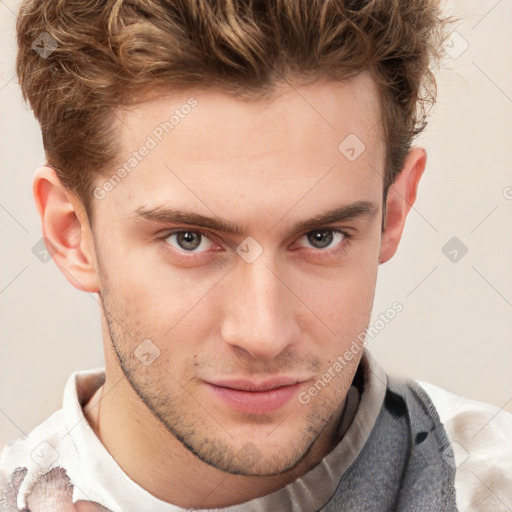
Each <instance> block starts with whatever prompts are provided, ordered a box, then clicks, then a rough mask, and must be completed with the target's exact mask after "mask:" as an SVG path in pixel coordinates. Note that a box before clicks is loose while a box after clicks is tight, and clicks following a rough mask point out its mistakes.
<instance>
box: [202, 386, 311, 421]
mask: <svg viewBox="0 0 512 512" xmlns="http://www.w3.org/2000/svg"><path fill="white" fill-rule="evenodd" d="M304 382H305V381H304V380H301V379H298V378H290V377H276V378H273V379H270V380H267V381H263V382H255V381H251V380H247V379H236V380H219V381H211V382H205V383H206V385H207V386H208V387H209V389H210V390H211V391H212V394H213V395H214V396H215V397H216V398H217V399H218V400H219V401H221V402H222V403H224V404H225V405H227V406H228V407H229V408H231V409H233V410H235V411H238V412H244V413H249V414H268V413H271V412H273V411H276V410H278V409H280V408H281V407H283V406H284V405H285V404H287V403H288V402H289V401H290V400H291V399H292V398H293V396H295V395H296V394H297V393H298V391H299V389H300V388H301V387H302V385H303V384H304Z"/></svg>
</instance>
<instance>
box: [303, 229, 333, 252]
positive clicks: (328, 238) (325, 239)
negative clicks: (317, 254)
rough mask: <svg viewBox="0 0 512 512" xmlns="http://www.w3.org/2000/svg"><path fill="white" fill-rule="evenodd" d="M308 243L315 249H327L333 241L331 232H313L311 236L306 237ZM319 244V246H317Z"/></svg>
mask: <svg viewBox="0 0 512 512" xmlns="http://www.w3.org/2000/svg"><path fill="white" fill-rule="evenodd" d="M308 238H309V241H310V242H311V244H312V245H314V246H315V247H317V248H323V247H327V246H328V245H329V244H330V243H331V242H332V240H333V233H332V232H331V231H327V230H326V231H314V234H313V236H310V235H308ZM318 244H320V246H319V245H318Z"/></svg>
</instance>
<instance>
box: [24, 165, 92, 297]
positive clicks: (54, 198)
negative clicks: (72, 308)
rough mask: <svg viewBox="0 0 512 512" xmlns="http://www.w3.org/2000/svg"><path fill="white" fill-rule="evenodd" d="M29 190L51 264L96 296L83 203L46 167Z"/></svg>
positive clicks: (90, 244)
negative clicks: (34, 203)
mask: <svg viewBox="0 0 512 512" xmlns="http://www.w3.org/2000/svg"><path fill="white" fill-rule="evenodd" d="M32 190H33V194H34V200H35V202H36V206H37V210H38V211H39V215H40V217H41V222H42V229H43V236H44V239H45V244H46V246H47V249H48V252H49V253H50V255H51V256H52V258H53V260H54V261H55V263H56V264H57V266H58V267H59V269H60V270H61V272H62V273H63V274H64V276H65V277H66V279H67V280H68V281H69V282H70V283H71V284H72V285H73V286H74V287H75V288H78V289H79V290H83V291H86V292H91V293H95V292H98V291H99V287H98V279H97V271H96V256H95V248H94V238H93V236H92V232H91V228H90V225H89V221H88V218H87V214H86V212H85V210H84V208H83V205H82V202H81V201H80V199H79V198H78V197H77V196H76V194H74V193H73V192H71V191H70V190H68V189H66V188H65V187H64V185H63V184H62V183H61V181H60V180H59V178H58V176H57V174H56V173H55V171H54V169H52V168H51V167H48V166H43V167H41V168H39V169H38V170H37V171H36V173H35V175H34V178H33V182H32Z"/></svg>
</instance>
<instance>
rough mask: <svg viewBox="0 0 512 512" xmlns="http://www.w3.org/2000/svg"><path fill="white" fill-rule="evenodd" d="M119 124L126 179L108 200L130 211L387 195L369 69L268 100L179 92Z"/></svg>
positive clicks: (286, 87) (127, 114)
mask: <svg viewBox="0 0 512 512" xmlns="http://www.w3.org/2000/svg"><path fill="white" fill-rule="evenodd" d="M118 119H119V121H120V124H119V129H120V137H121V148H122V151H121V153H120V155H119V159H118V162H117V163H116V166H115V167H114V168H113V169H112V170H111V172H110V175H112V172H113V173H115V172H116V169H119V168H121V167H124V168H125V170H126V171H127V172H123V173H122V174H123V178H122V182H120V183H119V184H116V186H115V188H114V190H112V191H111V192H109V194H108V199H109V201H108V202H109V203H111V204H116V207H117V208H118V209H119V210H120V211H125V212H126V213H131V212H133V211H135V210H136V209H137V208H140V207H152V206H153V207H156V206H162V205H165V204H166V203H168V202H169V201H176V200H178V199H180V200H183V201H187V200H188V204H193V205H194V207H196V210H197V209H201V210H202V211H201V212H200V213H203V214H209V213H211V211H210V212H208V211H207V209H205V207H208V206H211V209H213V207H214V206H216V207H219V205H220V203H217V204H215V205H214V204H213V203H212V204H211V205H209V204H208V202H209V201H213V202H215V200H216V199H217V200H219V201H223V204H222V207H223V209H226V208H228V204H227V203H226V202H225V201H226V199H227V198H230V199H232V200H243V199H245V200H246V201H249V199H251V200H255V199H259V200H260V202H259V204H260V207H261V206H263V205H264V204H270V203H274V204H277V203H279V201H281V200H282V199H283V197H285V196H290V197H291V196H293V197H295V198H298V197H299V196H300V195H301V194H302V195H308V198H309V199H310V200H311V201H312V202H315V201H318V200H320V199H321V198H324V199H325V200H326V201H327V202H328V201H329V197H328V196H329V194H335V193H337V194H338V198H339V200H343V199H344V198H343V190H346V191H347V194H348V196H350V197H348V196H347V198H346V199H350V200H353V199H360V200H366V199H368V196H369V195H373V197H374V198H375V197H378V196H379V195H380V194H381V192H382V184H383V165H384V145H383V143H382V135H381V126H380V105H379V99H378V92H377V87H376V85H375V83H374V81H373V79H372V78H371V76H370V74H369V73H366V72H365V73H361V74H359V75H357V76H356V77H354V78H352V79H351V80H349V81H344V82H332V81H328V80H318V81H316V82H314V83H311V84H309V85H303V86H299V85H293V84H281V85H279V87H278V89H277V90H276V94H274V95H273V97H272V98H271V99H266V100H261V101H246V100H241V99H237V98H235V97H233V96H229V95H226V94H223V93H221V92H218V91H213V90H206V91H205V90H201V91H200V90H194V89H190V90H187V91H180V92H173V93H169V94H165V96H161V97H159V98H157V99H153V100H151V101H147V102H145V103H142V104H141V105H139V106H137V107H136V108H133V109H131V110H127V111H124V112H119V115H118ZM127 164H128V165H127ZM108 176H109V175H108V174H107V176H103V177H102V179H101V180H100V181H103V182H104V181H105V178H108ZM125 176H126V177H125ZM321 182H322V183H321ZM100 184H101V183H100ZM336 187H337V188H338V190H336V189H335V188H336ZM307 190H311V191H310V192H307V193H306V191H307ZM326 194H327V195H326ZM354 196H359V197H355V198H354ZM128 199H129V201H128ZM333 201H334V197H333ZM345 202H348V201H345ZM128 203H129V206H130V212H128V210H127V205H128ZM337 203H339V201H337ZM239 204H240V203H239ZM247 204H249V203H247ZM306 204H307V201H306ZM171 206H174V205H171ZM180 206H183V205H180ZM252 213H255V212H252ZM274 213H276V212H274Z"/></svg>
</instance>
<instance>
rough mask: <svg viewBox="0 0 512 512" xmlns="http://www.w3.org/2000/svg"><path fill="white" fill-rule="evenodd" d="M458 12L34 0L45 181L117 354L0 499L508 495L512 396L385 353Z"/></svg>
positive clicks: (69, 273)
mask: <svg viewBox="0 0 512 512" xmlns="http://www.w3.org/2000/svg"><path fill="white" fill-rule="evenodd" d="M444 27H445V21H443V20H442V19H441V17H440V14H439V8H438V5H437V4H436V3H435V2H426V1H424V0H422V1H419V0H418V1H412V2H379V1H374V2H348V1H342V0H339V1H328V0H324V1H322V0H318V1H309V2H307V4H305V3H304V2H297V1H292V0H288V1H254V2H233V1H228V0H226V1H219V2H213V1H212V2H206V1H204V2H201V1H195V0H182V1H175V2H165V1H163V0H153V1H149V0H148V1H147V2H144V3H142V2H133V3H131V2H123V1H117V2H114V1H111V2H102V3H94V2H90V3H86V2H68V3H62V2H54V1H51V0H46V1H41V0H39V1H28V2H25V3H24V4H23V6H22V8H21V12H20V16H19V20H18V43H19V54H18V61H17V66H18V74H19V78H20V83H21V84H22V88H23V92H24V95H25V97H26V98H27V99H28V100H29V101H30V103H31V105H32V108H33V109H34V112H35V115H36V117H37V118H38V120H39V122H40V123H41V127H42V133H43V141H44V146H45V151H46V156H47V160H48V164H47V165H45V166H43V167H42V168H40V169H38V171H37V172H36V174H35V177H34V185H33V191H34V197H35V200H36V204H37V207H38V210H39V213H40V215H41V219H42V226H43V233H44V236H45V240H46V243H47V246H48V250H49V251H50V252H51V254H52V256H53V259H54V261H55V263H56V264H57V265H58V267H59V268H60V269H61V271H62V272H63V274H64V275H65V276H66V278H67V279H68V280H69V281H70V283H71V284H72V285H73V286H75V287H77V288H79V289H81V290H83V291H87V292H89V293H97V294H98V297H99V299H100V302H101V306H102V321H103V324H102V325H103V338H104V339H103V341H104V350H105V370H90V371H79V372H76V373H74V374H73V375H72V376H71V377H70V380H69V381H68V384H67V386H66V389H65V392H64V403H63V408H62V409H61V410H59V411H57V412H56V413H54V414H53V415H52V416H51V417H50V418H48V419H47V420H46V421H45V422H44V423H43V424H41V425H40V426H38V427H37V428H36V429H34V430H33V431H32V432H31V433H30V435H29V436H28V437H27V438H26V439H22V440H18V441H16V442H14V443H12V444H11V445H9V446H8V447H6V449H5V450H4V452H3V456H2V460H1V464H0V467H1V468H2V484H1V487H2V499H3V501H2V507H3V509H2V510H31V511H39V510H59V511H60V510H80V511H82V510H110V511H113V512H114V511H115V512H117V511H123V512H124V511H141V510H142V511H146V510H147V511H157V512H158V511H162V512H163V511H183V510H206V509H208V510H212V509H213V510H224V511H226V512H227V511H228V510H229V511H264V510H269V511H308V512H309V511H318V510H322V511H339V510H344V511H389V510H400V511H418V512H419V511H422V512H423V511H436V512H439V511H454V510H483V509H484V508H485V509H489V510H508V508H507V507H510V505H511V504H512V493H511V484H512V481H511V480H512V479H511V474H512V456H511V454H512V450H511V439H510V434H511V426H512V420H511V418H510V415H507V414H506V413H504V412H500V411H499V410H498V409H496V408H494V407H492V406H487V405H485V404H479V403H477V402H473V401H470V400H466V399H462V398H460V397H456V396H454V395H452V394H450V393H448V392H446V391H444V390H441V389H439V388H436V387H435V386H432V385H429V384H425V383H421V384H419V383H417V382H410V381H405V380H402V379H399V378H397V377H393V376H388V375H386V373H385V372H384V370H383V369H382V368H381V367H380V366H379V365H378V363H377V362H376V361H375V360H374V359H373V358H372V357H371V355H370V354H369V352H368V351H367V350H366V349H365V334H366V332H367V329H368V324H369V320H370V315H371V309H372V303H373V297H374V291H375V284H376V277H377V270H378V266H379V264H381V263H385V262H386V261H388V260H389V259H390V258H391V257H392V256H393V255H394V253H395V251H396V249H397V247H398V244H399V241H400V237H401V234H402V231H403V228H404V224H405V219H406V217H407V214H408V212H409V211H410V208H411V206H412V205H413V203H414V201H415V198H416V192H417V187H418V184H419V181H420V179H421V176H422V174H423V171H424V169H425V165H426V152H425V150H424V149H422V148H419V147H413V146H412V141H413V139H414V137H415V136H416V135H417V134H418V133H419V132H420V131H421V130H422V129H423V127H424V126H425V115H424V110H423V109H422V106H423V105H424V104H425V103H427V102H428V101H430V100H432V99H433V86H434V81H433V76H432V73H431V71H430V69H429V66H430V65H431V60H432V59H434V58H435V57H436V56H437V55H438V52H439V48H440V44H441V42H442V39H443V30H444ZM41 34H43V35H42V36H41ZM36 40H37V43H36V44H34V41H36ZM400 308H401V305H400V303H395V304H394V305H393V307H392V310H393V311H394V312H395V313H394V314H396V313H397V312H399V311H400ZM500 507H501V508H500Z"/></svg>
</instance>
